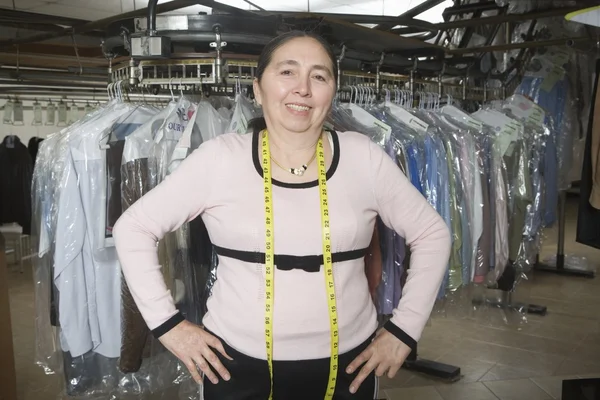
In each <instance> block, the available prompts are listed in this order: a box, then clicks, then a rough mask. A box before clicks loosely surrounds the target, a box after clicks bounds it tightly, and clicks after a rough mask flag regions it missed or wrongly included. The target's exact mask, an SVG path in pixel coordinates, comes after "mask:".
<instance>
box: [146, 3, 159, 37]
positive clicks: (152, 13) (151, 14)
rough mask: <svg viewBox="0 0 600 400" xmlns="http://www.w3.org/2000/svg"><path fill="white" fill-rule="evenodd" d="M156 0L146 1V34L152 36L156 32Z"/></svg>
mask: <svg viewBox="0 0 600 400" xmlns="http://www.w3.org/2000/svg"><path fill="white" fill-rule="evenodd" d="M157 5H158V0H149V1H148V35H150V36H154V35H155V34H156V6H157Z"/></svg>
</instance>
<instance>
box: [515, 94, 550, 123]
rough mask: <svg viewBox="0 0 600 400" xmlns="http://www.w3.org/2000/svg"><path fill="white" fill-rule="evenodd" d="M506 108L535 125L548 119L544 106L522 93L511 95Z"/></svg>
mask: <svg viewBox="0 0 600 400" xmlns="http://www.w3.org/2000/svg"><path fill="white" fill-rule="evenodd" d="M506 108H508V109H509V110H510V111H511V112H512V113H513V114H514V115H515V116H517V117H518V118H520V119H522V120H524V121H526V122H527V123H530V124H533V125H537V126H542V125H543V124H544V120H545V119H546V112H545V111H544V110H543V109H542V107H540V106H538V105H537V104H535V103H534V102H533V101H531V100H529V99H528V98H527V97H525V96H523V95H520V94H515V95H512V96H510V97H509V98H508V99H507V102H506Z"/></svg>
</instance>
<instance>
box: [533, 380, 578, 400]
mask: <svg viewBox="0 0 600 400" xmlns="http://www.w3.org/2000/svg"><path fill="white" fill-rule="evenodd" d="M576 378H578V377H577V376H574V375H565V376H546V377H537V378H531V381H532V382H533V383H535V384H536V385H538V386H539V387H540V388H541V389H543V390H544V391H545V392H546V393H548V394H549V395H550V396H552V398H553V399H560V398H561V395H562V382H563V380H565V379H576Z"/></svg>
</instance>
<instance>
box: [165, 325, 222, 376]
mask: <svg viewBox="0 0 600 400" xmlns="http://www.w3.org/2000/svg"><path fill="white" fill-rule="evenodd" d="M159 340H160V342H161V343H162V344H163V345H164V346H165V347H166V348H167V350H169V351H170V352H171V353H173V354H174V355H175V356H176V357H177V358H179V359H180V360H181V361H182V362H183V363H184V364H185V366H186V367H187V369H188V370H189V371H190V374H192V378H194V380H195V381H196V382H198V383H202V377H201V375H200V373H199V372H198V369H200V370H201V371H202V372H204V374H205V375H206V377H207V378H208V379H210V381H211V382H212V383H213V384H217V383H218V382H219V379H218V378H217V376H216V375H215V374H214V372H213V371H212V370H211V368H210V366H209V364H210V365H212V366H213V368H214V369H215V370H216V371H217V372H218V373H219V375H221V377H222V378H223V379H225V380H226V381H228V380H229V379H230V377H231V376H230V375H229V371H227V370H226V369H225V367H224V366H223V364H222V363H221V361H220V360H219V357H217V355H216V354H215V353H214V351H213V350H217V351H218V352H219V353H221V354H223V356H224V357H226V358H227V359H229V360H233V359H232V358H231V357H230V356H229V355H228V354H227V352H225V349H224V348H223V344H222V343H221V341H220V340H219V339H218V338H216V337H215V336H213V335H211V334H210V333H208V332H206V331H205V330H204V329H202V328H200V327H199V326H197V325H194V324H192V323H191V322H189V321H182V322H181V323H179V324H177V326H175V327H174V328H173V329H171V330H170V331H169V332H167V333H165V334H164V335H162V336H161V337H160V339H159Z"/></svg>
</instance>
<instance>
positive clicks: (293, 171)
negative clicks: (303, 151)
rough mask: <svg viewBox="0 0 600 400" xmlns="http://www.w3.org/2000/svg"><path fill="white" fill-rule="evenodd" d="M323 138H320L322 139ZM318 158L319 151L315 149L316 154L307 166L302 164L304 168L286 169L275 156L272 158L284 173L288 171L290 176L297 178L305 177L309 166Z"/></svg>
mask: <svg viewBox="0 0 600 400" xmlns="http://www.w3.org/2000/svg"><path fill="white" fill-rule="evenodd" d="M320 137H321V136H319V138H320ZM317 142H318V141H317ZM316 157H317V150H316V148H315V152H314V154H313V155H312V157H311V158H310V160H308V162H307V163H306V164H302V166H301V167H300V168H286V167H284V166H282V165H281V164H279V163H278V162H277V160H275V158H273V156H271V160H273V162H274V163H275V165H277V166H278V167H279V168H281V169H282V170H284V171H288V172H289V173H290V174H292V175H296V176H302V175H304V173H305V172H306V170H307V169H308V166H309V165H310V164H311V163H312V162H313V161H314V160H315V158H316Z"/></svg>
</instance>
